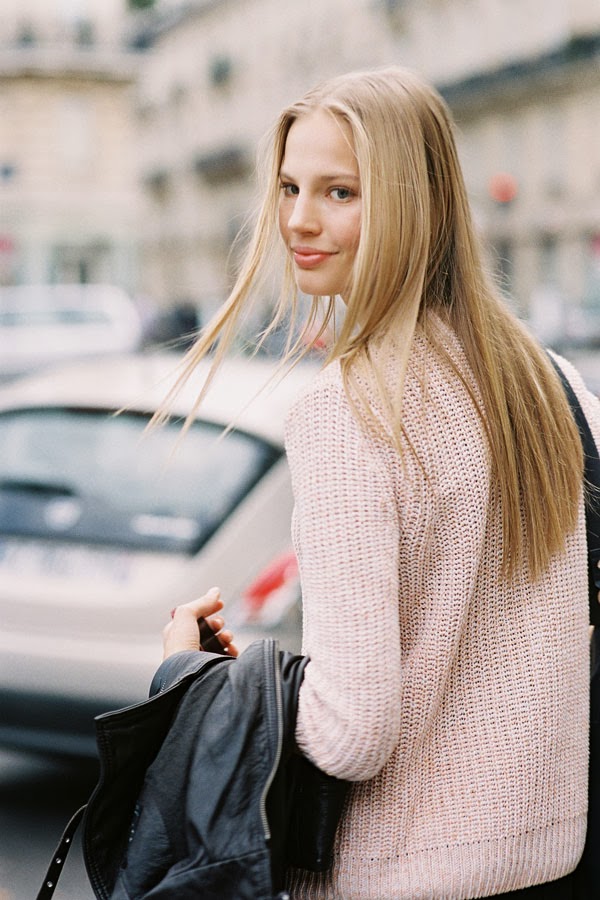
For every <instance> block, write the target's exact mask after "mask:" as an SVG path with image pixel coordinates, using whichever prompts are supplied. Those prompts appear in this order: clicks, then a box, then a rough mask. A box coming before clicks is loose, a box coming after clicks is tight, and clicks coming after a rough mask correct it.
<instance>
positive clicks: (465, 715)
mask: <svg viewBox="0 0 600 900" xmlns="http://www.w3.org/2000/svg"><path fill="white" fill-rule="evenodd" d="M444 334H445V337H444V341H445V343H446V345H447V346H448V348H450V350H451V353H452V355H453V358H454V359H455V360H456V361H457V362H458V363H459V365H460V366H461V368H462V369H463V371H465V372H466V363H465V361H464V358H463V356H462V353H461V350H460V347H459V345H458V342H457V340H456V338H455V337H454V335H453V334H452V332H450V330H449V329H444ZM561 362H562V364H563V366H564V368H565V370H566V372H567V374H568V376H569V378H570V379H571V380H572V383H573V386H574V388H575V390H576V392H577V394H578V395H579V397H580V399H581V401H582V403H583V406H584V409H585V412H586V414H587V416H588V418H589V420H590V424H591V426H592V429H593V431H594V434H595V437H596V440H597V441H598V442H599V443H600V403H599V402H598V401H597V400H596V399H595V398H594V397H592V395H590V394H589V393H588V392H587V391H586V389H585V387H584V385H583V383H582V381H581V379H580V377H579V376H578V375H577V373H576V372H575V371H574V370H573V368H572V367H571V366H569V365H568V364H567V363H566V362H564V361H561ZM390 365H391V369H390V371H391V370H392V369H393V367H394V360H390ZM373 403H374V404H375V403H376V401H375V398H373ZM403 423H404V426H405V429H406V435H407V438H408V439H409V440H410V442H411V444H412V446H413V447H414V449H415V451H416V454H417V456H418V458H419V459H420V461H421V465H420V464H419V463H418V462H417V461H416V459H415V455H414V454H412V453H411V452H410V451H409V450H407V451H406V452H405V453H404V454H403V457H404V459H403V461H401V459H400V455H399V454H398V453H397V452H396V451H395V450H394V449H393V448H392V446H391V445H389V444H386V442H384V441H380V440H377V439H376V438H375V437H373V436H370V435H367V434H366V433H365V431H364V430H362V429H361V427H360V426H359V425H358V424H357V421H356V418H355V415H354V414H353V411H352V409H351V407H350V405H349V403H348V401H347V398H346V395H345V392H344V389H343V386H342V383H341V376H340V372H339V366H338V365H337V364H333V365H331V366H329V367H327V368H326V369H325V370H324V371H323V372H322V373H321V374H320V375H319V376H318V377H317V379H316V381H315V382H314V384H313V385H312V386H311V388H310V389H309V390H308V392H307V393H305V394H304V395H303V396H302V397H301V398H300V399H299V400H298V401H297V403H296V405H295V406H294V408H293V409H292V411H291V413H290V415H289V419H288V423H287V448H288V456H289V462H290V466H291V471H292V479H293V486H294V494H295V502H296V506H295V513H294V522H293V535H294V543H295V548H296V551H297V554H298V558H299V561H300V568H301V577H302V590H303V598H304V652H305V653H307V654H308V655H309V656H310V658H311V662H310V663H309V665H308V667H307V670H306V677H305V680H304V684H303V686H302V688H301V691H300V700H299V714H298V726H297V739H298V742H299V745H300V747H301V748H302V750H303V751H304V752H305V753H306V755H307V756H309V757H310V758H311V759H312V760H314V762H315V763H316V764H317V765H319V766H320V767H321V768H322V769H324V770H325V771H327V772H330V773H332V774H334V775H336V776H338V777H340V778H345V779H350V780H352V781H355V782H357V783H356V784H355V785H353V787H352V791H351V798H350V801H349V804H348V807H347V810H346V813H345V816H344V818H343V821H342V824H341V826H340V828H339V829H338V835H337V839H336V853H335V863H334V866H333V868H332V870H331V871H330V872H329V873H327V875H326V876H315V875H311V874H309V873H303V872H298V871H296V872H293V873H290V885H289V886H290V889H291V893H292V897H293V898H294V900H295V898H328V900H342V898H343V900H392V898H393V900H465V898H477V897H487V896H488V895H494V894H499V893H503V892H506V891H511V890H515V889H517V888H521V887H525V886H528V885H531V884H536V883H540V882H544V881H550V880H553V879H556V878H559V877H561V876H562V875H565V874H566V873H568V872H569V871H571V870H572V869H573V868H574V867H575V865H576V863H577V861H578V859H579V857H580V855H581V851H582V847H583V842H584V836H585V828H586V802H587V738H588V674H587V663H588V627H587V625H588V611H587V575H586V542H585V521H584V512H583V504H582V506H581V514H580V522H579V527H578V529H577V531H576V533H574V534H573V535H571V536H570V537H569V539H568V546H567V552H566V554H565V555H561V556H559V557H558V558H556V559H554V560H553V562H552V564H551V566H550V567H549V570H548V572H547V573H546V576H545V578H544V579H543V580H541V581H540V582H539V583H536V584H532V583H531V581H530V580H529V579H528V577H527V573H526V572H525V571H524V572H522V573H520V574H519V577H517V578H516V579H515V581H514V583H511V584H507V583H505V582H504V581H503V580H502V579H501V577H500V571H499V559H500V553H501V546H502V535H501V529H500V524H499V520H498V516H497V515H496V514H493V513H492V511H491V505H490V477H489V458H488V452H487V449H486V443H485V438H484V435H483V431H482V427H481V423H480V421H479V419H478V417H477V414H476V412H475V410H474V407H473V404H472V401H471V400H470V398H469V395H468V393H467V391H466V390H465V388H464V386H463V385H462V384H461V382H460V380H459V379H458V378H457V377H456V376H455V375H452V374H451V373H450V372H449V370H448V368H447V367H445V366H443V365H442V364H441V363H440V360H439V359H438V358H437V355H436V353H435V352H434V350H433V349H432V347H431V346H430V345H429V344H428V342H427V341H426V340H425V338H424V337H423V336H422V335H421V336H418V337H417V338H416V340H415V345H414V349H413V351H412V354H411V360H410V364H409V371H408V374H407V380H406V391H405V400H404V411H403ZM424 470H425V471H424Z"/></svg>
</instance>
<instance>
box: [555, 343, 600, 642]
mask: <svg viewBox="0 0 600 900" xmlns="http://www.w3.org/2000/svg"><path fill="white" fill-rule="evenodd" d="M550 359H551V361H552V365H553V366H554V368H555V369H556V372H557V374H558V376H559V377H560V380H561V381H562V384H563V388H564V390H565V394H566V395H567V400H568V401H569V406H570V407H571V412H572V413H573V418H574V419H575V422H576V423H577V427H578V429H579V434H580V435H581V443H582V445H583V458H584V467H585V471H584V478H585V490H586V498H585V501H586V502H585V522H586V531H587V547H588V589H589V604H590V624H591V625H600V601H599V600H598V592H599V591H600V457H599V456H598V448H597V447H596V442H595V440H594V436H593V435H592V432H591V430H590V426H589V424H588V420H587V419H586V417H585V413H584V412H583V409H582V408H581V404H580V402H579V400H578V399H577V395H576V394H575V391H574V390H573V388H572V387H571V383H570V381H569V379H568V378H567V376H566V375H565V373H564V372H563V370H562V369H561V368H560V366H559V365H558V363H557V362H556V361H555V360H554V359H553V358H552V357H550Z"/></svg>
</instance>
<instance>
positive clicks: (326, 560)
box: [286, 382, 400, 781]
mask: <svg viewBox="0 0 600 900" xmlns="http://www.w3.org/2000/svg"><path fill="white" fill-rule="evenodd" d="M286 446H287V452H288V459H289V463H290V469H291V473H292V484H293V489H294V500H295V508H294V521H293V535H294V546H295V549H296V553H297V556H298V560H299V565H300V576H301V582H302V597H303V615H304V633H303V644H304V647H303V649H304V652H305V653H306V654H307V655H308V656H309V658H310V662H309V663H308V665H307V667H306V673H305V677H304V682H303V685H302V687H301V690H300V695H299V705H298V720H297V728H296V739H297V742H298V746H299V747H300V749H301V750H302V752H303V753H304V754H305V755H306V756H308V757H309V758H310V759H311V760H312V761H313V762H314V763H315V764H316V765H317V766H319V767H320V768H321V769H323V770H324V771H325V772H328V773H330V774H331V775H335V776H337V777H338V778H344V779H349V780H352V781H361V780H365V779H368V778H371V777H373V776H374V775H375V774H377V772H378V771H379V770H380V769H381V768H382V767H383V765H384V764H385V762H386V761H387V759H388V757H389V756H390V754H391V752H392V750H393V749H394V747H395V745H396V743H397V741H398V734H399V727H400V703H399V695H400V638H399V617H398V544H399V539H398V538H399V535H398V515H397V510H396V505H395V502H394V495H393V490H392V487H391V484H390V482H389V476H388V474H387V472H386V469H385V466H384V464H383V461H382V459H381V458H380V456H379V451H378V449H377V447H376V446H375V445H374V443H373V441H372V440H371V439H370V438H369V437H368V435H367V434H366V433H365V432H364V430H363V429H362V428H361V426H360V425H359V423H358V422H357V421H356V419H355V416H354V413H353V411H352V410H351V408H350V405H349V403H348V401H347V398H346V395H345V392H344V390H343V387H342V385H341V384H340V383H327V382H326V383H325V384H322V385H320V386H317V387H316V388H315V389H313V390H312V391H311V392H310V393H308V394H307V395H305V396H304V397H303V398H301V400H300V401H298V402H297V403H296V406H295V407H294V408H293V410H292V412H291V414H290V416H289V418H288V422H287V429H286Z"/></svg>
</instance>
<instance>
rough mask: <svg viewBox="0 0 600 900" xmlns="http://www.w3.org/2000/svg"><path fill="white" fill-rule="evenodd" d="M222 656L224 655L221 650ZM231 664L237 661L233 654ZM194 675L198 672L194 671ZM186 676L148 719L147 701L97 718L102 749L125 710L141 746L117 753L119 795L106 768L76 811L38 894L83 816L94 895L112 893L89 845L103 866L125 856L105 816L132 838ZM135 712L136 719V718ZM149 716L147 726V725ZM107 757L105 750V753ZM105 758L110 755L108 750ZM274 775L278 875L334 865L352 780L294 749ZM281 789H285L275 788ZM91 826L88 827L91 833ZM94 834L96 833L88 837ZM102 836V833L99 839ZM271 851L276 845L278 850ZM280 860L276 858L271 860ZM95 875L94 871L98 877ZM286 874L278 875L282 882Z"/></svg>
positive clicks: (46, 892)
mask: <svg viewBox="0 0 600 900" xmlns="http://www.w3.org/2000/svg"><path fill="white" fill-rule="evenodd" d="M218 659H219V662H222V661H223V660H225V659H226V658H225V657H219V658H218ZM229 662H230V663H231V662H232V660H230V661H229ZM191 677H193V673H191ZM187 683H188V679H186V678H183V679H181V681H180V682H178V683H176V684H174V685H173V686H172V687H171V688H170V689H169V690H168V691H165V692H164V693H162V694H159V695H155V696H154V698H153V699H152V700H150V701H149V703H153V704H154V705H155V707H156V704H157V703H158V704H159V705H160V710H159V711H157V710H156V708H155V709H154V710H153V712H152V715H151V716H149V717H146V718H143V712H144V710H145V709H146V707H147V705H148V704H139V705H138V706H135V707H129V708H128V709H125V710H117V711H115V712H113V713H106V714H104V715H103V716H98V717H97V718H96V720H95V721H96V730H97V742H98V746H99V748H101V746H102V745H103V744H105V743H106V741H104V740H103V734H104V724H103V723H104V720H106V719H114V718H117V717H119V727H120V729H121V731H127V730H128V729H129V730H131V727H132V725H134V726H135V731H136V732H137V734H138V735H139V734H141V735H142V738H141V740H138V741H137V742H136V744H135V745H132V744H131V743H130V742H128V743H127V748H126V752H125V753H124V754H123V756H122V757H119V760H118V761H117V760H116V759H115V758H113V754H109V759H110V764H109V768H110V779H111V781H112V782H113V783H116V784H117V785H118V790H117V791H116V796H118V797H119V802H118V803H115V800H114V796H115V792H114V791H113V793H112V794H109V795H108V796H107V795H106V792H105V791H103V790H102V787H103V767H101V775H100V780H99V782H98V785H97V786H96V788H95V790H94V792H93V793H92V797H91V798H90V801H89V802H88V804H86V805H85V806H82V807H81V809H79V810H77V812H76V813H75V814H74V815H73V817H72V818H71V820H70V821H69V823H68V824H67V827H66V828H65V831H64V833H63V835H62V837H61V839H60V842H59V844H58V846H57V848H56V850H55V851H54V854H53V856H52V861H51V863H50V865H49V868H48V870H47V873H46V877H45V878H44V881H43V884H42V887H41V888H40V890H39V893H38V894H37V898H36V900H50V898H52V897H53V895H54V892H55V890H56V886H57V882H58V880H59V878H60V875H61V872H62V871H63V869H64V864H65V860H66V857H67V854H68V852H69V849H70V847H71V846H72V843H73V838H74V835H75V833H76V831H77V829H78V827H79V826H80V824H81V823H82V822H83V828H84V841H83V845H84V859H85V863H86V868H87V869H88V874H89V876H90V884H91V885H92V888H93V890H94V893H95V895H96V896H108V895H109V893H110V891H111V888H110V887H109V884H110V883H111V877H110V876H109V877H108V884H107V879H106V878H105V877H104V875H102V874H101V873H99V872H96V871H95V870H96V869H97V868H98V867H97V865H96V863H94V861H93V860H92V857H91V856H90V853H89V851H90V849H91V848H92V845H94V853H93V854H92V856H93V859H94V860H96V861H97V860H98V859H99V858H100V859H101V860H102V865H101V867H100V868H102V870H103V871H104V870H106V871H108V872H111V871H112V869H113V867H117V866H118V865H119V863H120V859H118V858H117V857H116V856H115V854H114V853H113V851H112V849H111V848H110V842H109V845H107V844H106V840H105V838H104V833H105V832H106V831H107V829H106V828H104V825H103V823H106V822H107V821H108V822H109V823H110V828H109V829H108V832H110V833H112V832H113V831H114V830H115V828H116V830H117V832H119V833H123V834H124V835H125V838H126V837H127V831H128V828H129V825H130V820H131V810H132V809H133V806H134V804H135V800H136V798H137V796H138V795H139V791H140V790H141V785H142V782H143V780H144V775H145V771H146V770H147V768H148V766H149V765H150V764H151V763H152V760H153V759H154V758H155V757H156V755H157V754H158V753H159V752H160V749H161V746H162V744H163V742H164V740H165V738H166V737H167V734H168V732H169V729H170V727H171V721H172V719H173V716H174V713H175V710H176V708H177V705H178V703H179V701H180V700H181V698H182V697H183V695H184V693H185V690H186V686H187ZM132 717H133V719H132ZM144 723H145V725H144ZM101 757H102V754H101ZM102 758H103V759H104V761H105V764H106V758H105V757H102ZM275 777H276V779H277V778H279V777H281V778H282V779H284V780H285V783H286V785H287V789H286V790H287V793H286V795H285V799H284V792H281V797H280V799H281V801H282V802H285V803H286V804H287V813H286V816H285V817H284V818H285V819H287V829H286V833H285V834H283V833H282V834H277V835H272V839H273V841H274V843H276V844H277V852H276V853H275V857H276V858H277V866H276V868H277V875H278V876H281V875H282V874H283V870H281V871H279V869H280V867H281V866H283V867H284V868H285V866H294V867H300V868H306V869H309V870H312V871H315V872H322V871H325V870H326V869H327V868H329V866H330V864H331V860H332V851H333V843H334V838H335V832H336V828H337V823H338V820H339V818H340V815H341V813H342V809H343V806H344V802H345V798H346V794H347V791H348V789H349V787H350V784H349V782H347V781H342V780H340V779H338V778H334V777H333V776H331V775H327V774H326V773H324V772H322V771H321V770H320V769H318V768H317V767H316V766H314V765H313V764H312V763H311V762H310V761H309V760H307V759H306V758H305V757H303V756H302V755H301V754H300V753H298V752H297V751H296V752H293V753H292V754H291V755H290V757H289V759H287V760H286V762H285V765H282V766H281V767H280V769H278V772H277V774H276V776H275ZM277 793H278V794H279V792H277ZM88 832H89V833H88ZM90 835H92V837H91V836H90ZM96 835H100V837H101V840H100V842H99V843H98V841H96V840H95V837H93V836H96ZM272 852H273V850H272ZM273 864H274V861H273ZM92 876H93V877H92ZM280 880H281V879H280V878H278V879H277V881H280ZM277 897H278V898H280V900H284V898H287V897H288V895H287V893H286V892H285V891H283V892H280V893H279V894H278V895H277Z"/></svg>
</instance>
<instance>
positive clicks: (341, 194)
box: [330, 187, 352, 200]
mask: <svg viewBox="0 0 600 900" xmlns="http://www.w3.org/2000/svg"><path fill="white" fill-rule="evenodd" d="M330 196H331V197H333V199H334V200H349V199H350V197H352V191H351V190H350V188H343V187H337V188H332V189H331V191H330Z"/></svg>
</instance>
